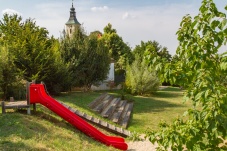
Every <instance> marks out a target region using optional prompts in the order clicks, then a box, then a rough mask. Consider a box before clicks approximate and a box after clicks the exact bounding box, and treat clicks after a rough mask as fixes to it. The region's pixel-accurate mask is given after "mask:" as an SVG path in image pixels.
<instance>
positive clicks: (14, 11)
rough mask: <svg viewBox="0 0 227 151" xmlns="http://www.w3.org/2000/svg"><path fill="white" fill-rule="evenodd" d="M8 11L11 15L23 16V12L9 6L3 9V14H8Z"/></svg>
mask: <svg viewBox="0 0 227 151" xmlns="http://www.w3.org/2000/svg"><path fill="white" fill-rule="evenodd" d="M6 13H7V14H9V15H14V14H17V15H19V16H22V14H21V13H20V12H18V11H16V10H14V9H9V8H7V9H4V10H2V14H6Z"/></svg>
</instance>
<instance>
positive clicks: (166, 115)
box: [56, 87, 191, 133]
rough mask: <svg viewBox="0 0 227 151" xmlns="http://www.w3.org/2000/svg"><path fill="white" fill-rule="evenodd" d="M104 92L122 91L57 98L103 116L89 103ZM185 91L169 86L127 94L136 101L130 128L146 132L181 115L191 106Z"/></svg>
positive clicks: (80, 93)
mask: <svg viewBox="0 0 227 151" xmlns="http://www.w3.org/2000/svg"><path fill="white" fill-rule="evenodd" d="M104 92H108V93H109V94H112V95H116V96H121V93H120V91H97V92H90V93H82V92H75V93H68V94H64V95H62V96H60V97H56V99H58V100H59V101H62V102H65V103H67V104H68V105H70V106H72V107H76V108H78V109H80V110H81V111H83V112H86V113H87V114H89V115H93V116H98V117H99V118H101V117H100V116H99V115H98V114H97V113H95V112H93V111H91V110H90V109H89V108H88V104H89V103H90V102H91V101H93V100H94V99H95V98H97V97H98V96H99V95H101V94H102V93H104ZM183 93H184V91H182V90H180V89H179V88H177V87H169V88H166V89H163V90H160V91H158V92H156V93H155V94H152V95H150V96H148V97H143V96H132V95H128V94H126V95H125V97H126V98H128V99H130V100H133V101H134V108H133V116H132V119H131V121H130V123H129V127H128V129H129V130H130V131H132V132H134V131H135V132H137V133H144V132H145V131H146V130H147V129H152V130H157V129H158V124H159V122H160V121H161V120H164V121H167V122H171V121H172V120H173V119H175V118H176V117H177V116H181V115H182V114H183V113H184V112H185V111H186V110H187V109H188V108H189V107H191V103H190V102H185V103H184V102H183Z"/></svg>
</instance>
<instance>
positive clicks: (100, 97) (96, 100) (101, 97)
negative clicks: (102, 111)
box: [88, 93, 108, 109]
mask: <svg viewBox="0 0 227 151" xmlns="http://www.w3.org/2000/svg"><path fill="white" fill-rule="evenodd" d="M107 95H108V94H107V93H103V94H102V95H100V96H99V97H97V98H96V99H95V100H94V101H92V102H91V103H90V104H88V107H89V108H92V109H93V108H94V107H96V106H97V105H98V104H99V103H100V102H101V101H102V100H103V99H104V98H105V97H106V96H107Z"/></svg>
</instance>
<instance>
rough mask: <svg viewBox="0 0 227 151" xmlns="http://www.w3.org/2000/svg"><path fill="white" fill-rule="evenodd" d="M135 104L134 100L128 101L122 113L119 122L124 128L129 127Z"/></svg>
mask: <svg viewBox="0 0 227 151" xmlns="http://www.w3.org/2000/svg"><path fill="white" fill-rule="evenodd" d="M133 104H134V103H133V102H130V103H127V105H126V107H125V110H124V111H123V113H122V117H121V120H120V122H119V124H120V125H121V126H122V127H124V128H127V126H128V123H129V120H130V117H131V114H132V109H133Z"/></svg>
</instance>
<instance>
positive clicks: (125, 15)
mask: <svg viewBox="0 0 227 151" xmlns="http://www.w3.org/2000/svg"><path fill="white" fill-rule="evenodd" d="M133 18H136V16H133V15H131V14H129V13H128V12H125V13H124V14H123V15H122V19H123V20H125V19H133Z"/></svg>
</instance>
